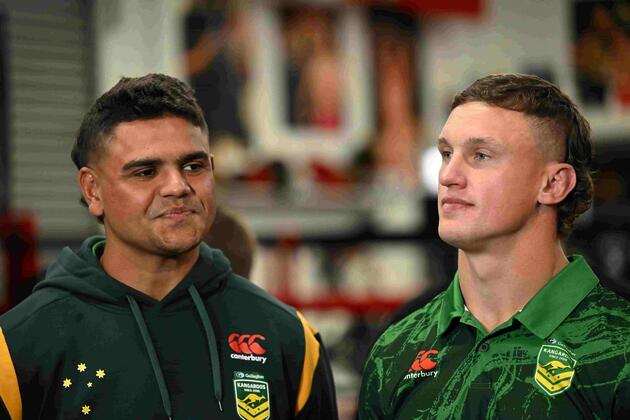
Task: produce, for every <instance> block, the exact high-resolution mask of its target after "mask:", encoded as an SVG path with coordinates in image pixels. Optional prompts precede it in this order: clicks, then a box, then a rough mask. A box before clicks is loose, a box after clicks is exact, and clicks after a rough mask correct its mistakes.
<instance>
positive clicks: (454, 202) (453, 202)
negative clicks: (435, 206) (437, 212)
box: [440, 197, 473, 210]
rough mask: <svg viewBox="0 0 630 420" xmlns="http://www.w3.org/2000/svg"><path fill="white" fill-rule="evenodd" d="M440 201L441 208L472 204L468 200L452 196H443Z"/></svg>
mask: <svg viewBox="0 0 630 420" xmlns="http://www.w3.org/2000/svg"><path fill="white" fill-rule="evenodd" d="M440 203H441V205H442V209H444V210H458V209H463V208H467V207H472V206H473V204H472V203H471V202H469V201H466V200H462V199H461V198H453V197H446V198H443V199H442V200H441V201H440Z"/></svg>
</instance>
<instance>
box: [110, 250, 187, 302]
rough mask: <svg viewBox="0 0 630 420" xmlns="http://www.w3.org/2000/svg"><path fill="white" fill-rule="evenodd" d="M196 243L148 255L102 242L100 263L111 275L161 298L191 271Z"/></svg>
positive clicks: (157, 298)
mask: <svg viewBox="0 0 630 420" xmlns="http://www.w3.org/2000/svg"><path fill="white" fill-rule="evenodd" d="M198 257H199V247H196V248H194V249H192V250H191V251H189V252H187V253H185V254H181V255H178V256H177V257H164V256H159V255H147V254H146V253H144V252H141V251H139V250H136V249H134V248H132V247H128V246H124V245H122V244H118V243H116V244H113V243H110V241H109V240H108V242H107V243H106V244H105V250H104V251H103V255H102V257H101V266H102V267H103V270H104V271H105V272H106V273H107V274H108V275H109V276H110V277H113V278H115V279H116V280H118V281H120V282H121V283H124V284H126V285H127V286H129V287H131V288H133V289H136V290H138V291H140V292H142V293H144V294H146V295H148V296H151V297H152V298H154V299H156V300H162V299H163V298H164V297H165V296H166V295H168V293H169V292H170V291H171V290H173V289H174V288H175V286H177V285H178V284H179V282H180V281H182V279H183V278H184V277H185V276H186V274H188V273H189V272H190V270H191V269H192V267H193V265H194V264H195V262H196V261H197V258H198Z"/></svg>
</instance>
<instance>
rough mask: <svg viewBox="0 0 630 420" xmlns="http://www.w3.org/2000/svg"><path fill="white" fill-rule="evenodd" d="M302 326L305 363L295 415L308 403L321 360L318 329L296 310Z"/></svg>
mask: <svg viewBox="0 0 630 420" xmlns="http://www.w3.org/2000/svg"><path fill="white" fill-rule="evenodd" d="M296 313H297V316H298V318H299V319H300V322H302V327H303V329H304V343H305V344H304V364H303V366H302V377H301V378H300V387H299V389H298V396H297V404H296V405H295V415H298V414H299V413H300V411H302V409H303V408H304V406H305V405H306V402H307V401H308V399H309V397H310V396H311V389H312V387H313V376H315V369H317V363H318V362H319V341H317V339H316V338H315V335H316V334H317V330H316V329H315V328H313V327H312V326H311V324H309V323H308V321H307V320H306V318H304V316H303V315H302V314H301V313H300V312H299V311H296Z"/></svg>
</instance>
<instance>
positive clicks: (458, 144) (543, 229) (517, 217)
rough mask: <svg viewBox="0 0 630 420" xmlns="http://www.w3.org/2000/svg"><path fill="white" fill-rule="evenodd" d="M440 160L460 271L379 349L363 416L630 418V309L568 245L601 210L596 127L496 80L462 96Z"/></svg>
mask: <svg viewBox="0 0 630 420" xmlns="http://www.w3.org/2000/svg"><path fill="white" fill-rule="evenodd" d="M438 148H439V150H440V153H441V155H442V166H441V168H440V174H439V190H438V211H439V216H440V221H439V234H440V237H441V238H442V240H444V241H446V242H447V243H449V244H451V245H453V246H455V247H456V248H458V250H459V251H458V252H459V255H458V272H457V274H456V275H455V278H454V280H453V282H452V283H451V285H450V287H449V288H448V289H447V290H446V291H445V292H443V293H441V294H440V295H438V296H437V297H436V298H435V299H433V300H432V301H431V302H430V303H428V304H427V305H426V306H424V307H423V308H420V309H418V310H416V311H415V312H413V313H412V314H411V315H409V316H407V317H406V318H404V319H403V320H401V321H400V322H398V323H396V324H394V325H393V326H391V327H390V328H389V329H388V330H387V331H386V332H385V333H384V334H383V335H382V336H381V337H380V339H379V340H378V341H377V343H376V344H375V346H374V347H373V349H372V353H371V355H370V358H369V360H368V362H367V365H366V367H365V371H364V377H363V384H362V389H361V397H360V403H359V417H360V418H361V419H377V418H388V419H393V418H396V419H412V418H413V419H415V418H437V419H451V418H611V417H616V418H622V417H624V414H625V415H626V416H627V414H628V411H629V410H630V364H629V363H628V360H629V359H630V340H629V339H628V337H630V322H629V319H630V304H629V303H628V302H627V301H625V300H624V299H622V298H621V297H619V296H617V295H615V294H614V293H613V292H611V291H609V290H607V289H605V288H604V287H602V286H601V285H600V284H599V281H598V279H597V277H596V276H595V274H594V273H593V272H592V271H591V269H590V268H589V266H588V264H587V263H586V261H585V260H584V259H583V258H582V257H580V256H569V257H567V256H565V253H564V251H563V249H562V245H561V240H562V238H564V237H565V236H566V235H568V234H569V232H570V231H571V227H572V226H573V223H574V221H575V219H576V218H577V217H578V216H579V215H580V214H581V213H583V212H584V211H586V210H587V209H588V208H589V206H590V203H591V196H592V189H593V187H592V185H593V184H592V180H591V175H590V164H591V142H590V128H589V125H588V123H587V121H586V120H585V119H584V118H583V117H582V115H581V114H580V112H579V111H578V110H577V108H576V106H575V105H574V104H573V103H572V102H571V100H570V99H569V98H568V97H567V96H566V95H565V94H563V93H562V92H561V91H560V90H559V89H558V88H557V87H555V86H554V85H552V84H551V83H548V82H546V81H544V80H542V79H540V78H538V77H535V76H528V75H519V74H498V75H491V76H487V77H484V78H482V79H479V80H477V81H475V82H474V83H473V84H472V85H471V86H470V87H468V88H467V89H465V90H464V91H463V92H461V93H460V94H458V95H457V96H456V97H455V99H454V101H453V104H452V107H451V113H450V116H449V118H448V120H447V122H446V124H445V125H444V128H443V129H442V132H441V134H440V136H439V139H438ZM625 418H627V417H625Z"/></svg>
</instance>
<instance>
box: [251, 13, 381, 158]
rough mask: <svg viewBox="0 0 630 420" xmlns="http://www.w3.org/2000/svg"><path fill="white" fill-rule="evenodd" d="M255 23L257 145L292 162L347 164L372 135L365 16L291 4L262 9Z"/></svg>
mask: <svg viewBox="0 0 630 420" xmlns="http://www.w3.org/2000/svg"><path fill="white" fill-rule="evenodd" d="M252 20H253V23H254V36H253V39H252V42H253V43H254V44H255V47H254V48H252V50H253V51H254V54H253V57H251V59H252V73H251V80H250V81H251V89H250V92H249V95H248V99H247V105H246V106H247V119H248V121H249V122H250V124H251V126H252V140H253V142H252V146H254V147H255V148H256V149H257V150H258V151H259V152H261V153H262V154H264V155H266V156H269V157H272V158H278V159H283V160H288V161H303V160H309V159H313V158H318V159H325V160H326V161H328V162H331V163H344V162H347V161H348V160H349V159H351V158H352V156H353V155H354V154H355V153H356V151H357V150H359V149H360V148H361V147H363V146H364V145H365V144H366V143H367V142H368V141H369V140H370V136H371V135H372V134H373V130H374V124H373V118H372V116H373V115H374V113H373V112H374V111H373V107H374V105H373V103H372V102H373V92H372V90H371V89H372V87H371V83H370V80H371V78H370V74H371V71H370V64H371V62H370V60H369V56H370V55H369V37H368V35H367V30H366V16H365V13H364V12H363V11H362V10H361V9H359V8H348V7H338V6H336V5H334V4H333V5H329V4H326V5H306V4H301V3H297V2H287V3H280V4H279V5H263V4H258V5H257V6H255V7H254V10H253V13H252Z"/></svg>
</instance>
